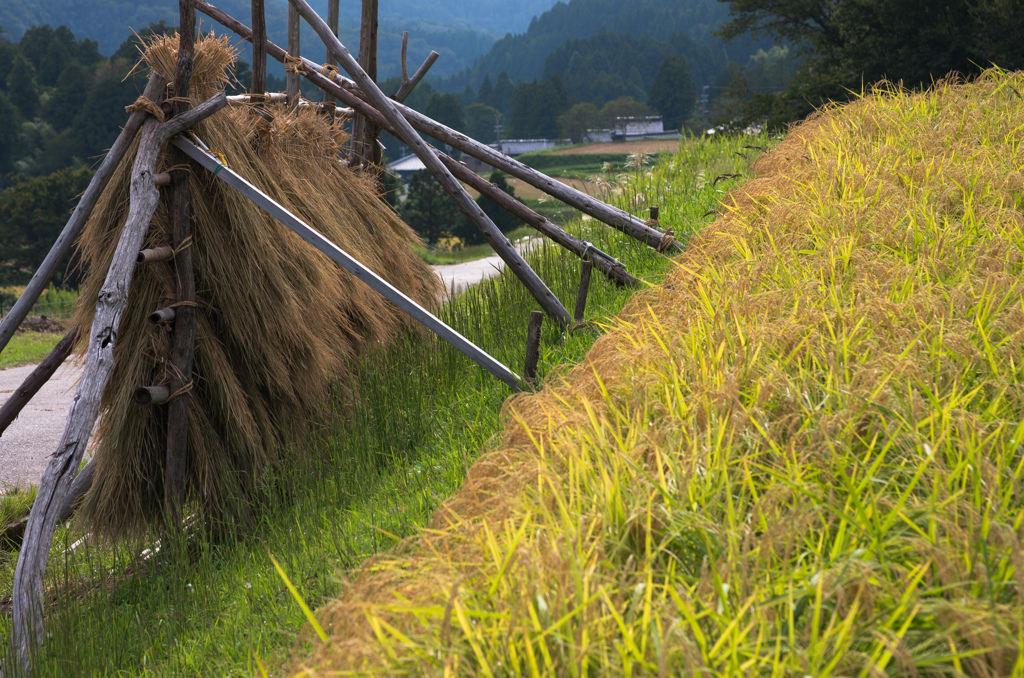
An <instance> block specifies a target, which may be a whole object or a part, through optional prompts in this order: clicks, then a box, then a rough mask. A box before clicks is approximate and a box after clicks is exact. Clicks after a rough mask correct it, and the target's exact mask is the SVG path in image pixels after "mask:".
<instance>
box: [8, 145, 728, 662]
mask: <svg viewBox="0 0 1024 678" xmlns="http://www.w3.org/2000/svg"><path fill="white" fill-rule="evenodd" d="M743 143H746V141H745V140H721V141H716V142H715V143H703V142H693V143H690V144H687V145H685V146H684V147H683V148H682V149H681V151H680V153H679V155H677V156H674V157H672V158H671V159H666V160H664V161H663V162H662V163H661V164H659V165H658V166H657V167H653V168H650V169H649V171H648V172H647V173H643V174H630V175H628V176H625V177H624V178H623V180H622V183H621V184H616V186H615V188H614V191H615V194H614V195H613V196H612V199H613V200H615V201H616V202H617V203H618V204H619V205H621V206H624V207H627V208H630V209H632V210H634V211H635V212H637V213H641V212H646V210H647V207H648V206H649V205H652V204H657V205H659V206H660V207H661V213H662V224H663V225H665V226H668V227H671V228H672V229H673V230H674V231H675V233H676V234H677V236H678V237H680V238H685V237H687V235H688V234H691V233H693V232H695V231H696V230H698V229H699V228H700V227H701V226H702V225H703V224H704V223H705V222H706V221H707V220H706V219H703V218H702V215H703V214H705V213H706V212H707V210H709V209H711V208H712V207H714V206H715V205H716V204H717V203H718V201H719V199H720V198H721V189H722V188H724V184H719V186H718V187H717V188H715V187H713V186H711V184H709V183H708V182H707V181H706V180H704V178H705V177H708V176H714V175H718V174H722V173H735V172H744V171H746V166H747V163H746V162H745V161H743V160H742V159H741V158H739V157H738V156H736V155H735V151H736V150H738V149H739V148H740V146H741V145H742V144H743ZM569 228H570V229H571V230H573V231H574V232H575V233H576V234H577V235H578V236H580V237H584V238H587V239H588V240H590V241H591V242H593V243H594V245H595V246H597V247H599V248H601V249H602V250H605V251H607V252H610V253H611V254H612V255H613V256H615V257H618V258H619V259H620V260H622V261H623V262H624V263H625V264H626V265H627V267H628V268H629V270H630V271H631V272H632V273H633V274H634V275H637V276H639V277H640V278H642V279H644V280H647V281H649V283H650V284H652V285H653V284H656V283H657V282H658V281H659V280H660V278H661V276H662V274H663V271H664V268H665V265H666V263H667V261H668V260H667V259H666V258H665V257H664V256H663V255H661V254H658V253H656V252H655V251H654V250H652V249H650V248H648V247H646V246H644V245H640V244H638V243H636V242H635V241H633V240H630V239H627V238H625V237H622V236H620V235H618V234H617V232H614V231H611V230H610V229H608V228H605V227H603V226H600V225H599V224H597V223H596V222H594V221H592V220H591V221H576V222H575V223H573V224H572V225H570V226H569ZM526 258H527V260H528V261H529V262H530V264H531V265H532V266H533V267H534V269H535V270H536V271H537V272H538V274H539V275H540V276H541V277H542V278H543V279H544V280H545V282H546V283H547V284H548V285H549V286H550V288H551V289H552V290H553V291H554V293H555V294H556V295H557V296H558V297H559V298H560V299H561V300H562V301H563V303H565V304H566V305H568V306H570V307H571V306H572V304H573V302H574V300H575V298H576V291H577V286H578V282H579V271H580V263H579V260H578V259H576V258H575V257H574V256H572V255H568V254H566V253H565V252H564V251H562V250H560V249H555V248H552V247H542V248H538V249H536V250H533V251H531V252H529V253H528V254H527V256H526ZM632 293H633V290H629V289H626V290H620V289H617V288H615V287H614V286H612V285H611V284H609V283H607V282H606V281H605V280H604V278H603V277H602V276H601V275H600V274H596V273H595V274H594V276H593V278H592V281H591V289H590V297H589V300H588V303H587V315H586V320H587V321H589V323H590V324H588V325H587V326H585V327H584V328H583V329H580V330H578V331H576V332H573V333H566V332H561V331H559V330H558V329H557V328H555V327H553V326H552V325H551V323H549V322H548V323H545V328H544V333H543V352H542V356H541V368H540V375H541V378H542V379H555V378H556V377H555V376H554V375H555V374H557V373H558V372H559V371H560V370H563V369H565V367H564V366H567V365H571V364H574V363H576V362H578V361H579V360H581V359H582V358H583V356H584V355H586V352H587V350H588V349H589V347H590V346H591V345H592V344H593V342H594V340H595V339H596V338H597V337H598V336H599V335H600V334H601V333H602V332H603V331H604V329H605V328H606V327H607V326H608V324H609V323H611V322H612V318H613V317H614V315H615V314H616V313H618V312H619V311H620V310H621V309H622V307H623V305H624V304H625V303H626V302H627V301H628V299H629V298H630V296H631V294H632ZM534 308H536V302H535V301H534V300H533V299H532V297H530V296H529V295H528V294H527V293H526V292H525V290H524V288H523V287H522V285H520V284H519V283H518V281H517V280H516V279H515V278H513V277H510V276H507V275H506V276H502V277H501V278H499V279H496V280H491V281H488V282H486V283H482V284H481V285H478V286H477V287H475V288H472V289H471V290H470V291H468V292H466V293H464V294H462V295H460V296H459V297H457V298H456V299H454V300H452V301H450V302H449V303H447V304H446V305H445V306H444V307H443V308H442V309H441V311H440V314H441V317H442V318H443V319H445V320H446V321H447V322H449V323H450V324H451V325H452V326H453V327H455V328H456V329H457V330H458V331H459V332H461V333H462V334H463V335H464V336H466V337H468V338H470V339H471V340H473V341H475V342H477V343H478V344H479V345H480V346H482V347H483V348H484V349H485V350H487V351H489V352H490V353H491V354H492V355H494V356H495V357H496V358H498V359H499V360H502V361H503V362H505V363H506V364H508V365H510V366H512V368H513V369H515V370H516V371H521V370H522V365H523V360H524V350H525V335H526V323H527V318H528V316H529V313H530V311H531V310H533V309H534ZM351 367H352V370H353V372H354V373H355V374H354V375H353V377H352V384H353V399H352V401H349V402H346V401H343V400H341V399H338V400H335V401H331V402H327V403H324V418H323V419H324V420H323V421H322V422H321V426H320V427H319V428H317V429H316V430H315V434H314V435H310V436H309V437H308V438H306V439H301V440H295V441H294V443H293V445H294V447H293V449H291V450H290V451H289V455H288V460H289V461H288V466H287V468H282V469H280V470H279V474H278V475H272V476H270V477H268V478H266V483H265V485H264V486H263V487H262V493H263V494H261V498H262V500H263V505H264V507H265V513H264V514H262V515H261V516H260V518H259V519H258V521H257V522H256V523H255V524H249V525H236V526H226V527H224V526H222V528H221V529H220V530H209V531H207V530H205V529H203V528H200V529H199V530H198V531H197V533H196V534H195V535H194V537H193V538H192V539H191V540H190V541H189V543H188V546H187V549H182V551H171V552H169V551H168V549H167V548H164V549H163V550H161V551H160V552H159V553H158V554H154V553H153V549H154V546H155V541H156V540H157V539H158V538H159V537H160V536H161V535H160V534H158V533H156V532H154V533H153V534H149V535H143V536H142V537H140V538H139V539H137V540H131V541H127V542H124V543H119V544H117V545H110V544H103V543H97V542H95V541H94V540H91V539H84V540H81V541H79V540H80V538H81V537H83V536H84V533H85V531H86V530H87V526H74V525H73V526H72V527H71V528H70V529H59V530H58V533H57V537H56V539H55V542H54V549H53V552H52V554H51V558H50V563H51V569H50V572H49V578H48V582H47V583H48V585H49V586H50V587H51V588H50V589H49V593H48V598H47V611H48V618H47V634H48V635H47V645H46V648H45V650H44V653H43V654H42V655H41V656H40V657H38V659H37V667H38V674H39V675H44V676H81V675H90V676H92V675H118V676H129V675H138V676H161V677H163V676H197V675H198V676H243V675H244V676H252V675H255V674H256V673H257V672H258V671H259V668H260V667H259V662H260V661H262V662H263V664H264V665H266V666H268V667H270V668H271V669H274V668H275V667H279V666H283V665H286V664H287V663H288V662H290V659H289V655H290V653H291V651H292V649H293V648H294V646H295V636H296V634H298V633H299V632H300V630H301V628H302V625H303V622H304V617H303V613H302V610H301V609H300V608H299V607H298V606H297V605H296V604H295V602H294V600H293V599H292V597H291V594H290V592H289V589H288V588H287V586H286V585H285V583H284V581H283V580H282V579H281V577H280V576H279V575H278V574H277V572H276V571H275V566H274V564H273V561H272V560H271V557H273V558H274V559H275V560H276V561H277V562H278V563H279V564H280V566H281V568H282V571H283V572H285V573H286V574H287V576H288V577H289V579H290V581H291V582H292V583H293V584H294V585H295V587H296V589H297V591H298V592H299V594H300V595H301V596H302V597H303V598H304V599H305V600H307V601H309V603H310V604H311V605H313V606H314V607H316V606H319V605H322V604H324V603H326V602H328V601H329V600H331V599H333V598H334V597H335V596H336V595H338V594H339V593H340V592H341V590H342V582H343V581H344V579H345V578H346V576H347V573H349V572H351V571H354V569H355V568H357V567H358V566H359V565H360V564H361V563H362V562H363V560H365V559H366V558H367V557H368V556H371V555H373V554H375V553H379V552H381V551H385V550H387V549H389V548H391V547H393V546H394V545H395V544H396V543H398V542H400V541H401V540H402V539H403V538H405V537H407V536H409V535H411V534H414V533H415V532H416V530H418V529H419V528H421V527H423V526H424V525H426V524H427V522H428V521H429V519H430V516H431V515H432V513H433V512H434V511H435V510H436V509H437V507H438V506H439V505H440V503H441V502H442V501H443V500H444V499H445V498H447V497H449V496H451V494H452V493H453V492H454V491H455V490H456V489H458V487H459V486H460V485H461V484H462V481H463V479H464V478H465V474H466V469H467V468H468V467H469V466H471V465H472V464H473V463H474V461H475V460H476V459H477V458H478V457H479V456H480V454H481V453H483V452H485V451H487V450H490V449H492V448H493V439H494V436H495V434H496V433H497V432H498V431H499V430H500V428H501V424H502V412H503V407H504V405H505V401H506V399H507V397H508V395H509V392H508V390H507V389H506V388H505V387H504V386H503V385H502V384H500V383H499V382H497V381H496V380H494V379H493V378H492V377H490V376H489V375H487V374H485V373H483V372H482V371H481V370H480V369H479V368H477V367H475V366H474V365H473V364H472V363H470V362H469V361H468V360H467V359H465V358H464V357H462V356H461V355H460V354H458V353H456V352H455V351H454V349H451V348H450V347H448V346H447V345H445V344H440V343H439V342H436V341H433V340H431V341H422V340H410V341H409V342H408V343H404V344H402V345H398V346H393V347H390V348H388V349H386V350H383V349H382V350H379V351H373V352H370V353H369V354H368V355H365V356H363V358H362V360H361V361H360V362H359V363H358V364H357V365H353V366H351ZM4 506H5V505H4V504H0V511H2V510H3V509H4ZM8 513H10V512H8ZM0 529H2V527H0ZM144 549H149V551H148V552H146V555H145V557H143V556H140V555H139V554H140V553H143V550H144ZM16 558H17V554H16V553H9V552H5V551H3V550H2V549H0V648H2V649H0V659H2V658H3V653H4V651H6V648H8V647H9V645H8V639H9V633H10V623H11V621H10V598H9V594H10V587H11V577H12V575H13V570H14V564H15V562H16Z"/></svg>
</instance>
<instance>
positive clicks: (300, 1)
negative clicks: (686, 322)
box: [290, 0, 570, 327]
mask: <svg viewBox="0 0 1024 678" xmlns="http://www.w3.org/2000/svg"><path fill="white" fill-rule="evenodd" d="M290 1H291V2H292V3H293V4H294V5H295V7H296V8H298V10H299V14H301V15H302V18H303V19H305V20H306V23H308V24H309V25H310V26H312V27H313V30H315V31H316V32H317V35H319V36H320V38H321V40H323V41H324V43H325V44H326V45H327V47H328V49H329V50H330V51H331V52H333V53H334V56H335V57H337V59H338V63H339V64H341V66H342V68H344V69H345V70H346V71H348V73H349V74H350V75H352V77H353V78H355V80H356V82H357V83H358V84H359V87H361V88H362V90H363V91H364V92H365V93H366V94H367V96H368V97H369V98H370V100H371V102H372V103H373V104H374V106H376V107H377V109H378V110H379V111H380V112H381V113H382V114H383V115H384V117H385V118H386V119H387V121H388V122H389V123H390V126H391V128H392V129H394V130H395V131H396V132H398V138H399V139H401V140H402V141H403V142H405V144H406V145H408V146H409V148H411V149H412V151H413V152H414V153H415V154H416V156H417V157H419V159H420V160H421V161H423V164H424V165H426V167H427V169H428V170H430V173H431V174H432V175H434V178H435V179H437V182H438V183H439V184H441V186H442V187H444V189H445V191H447V193H448V195H450V196H451V197H452V199H453V200H455V202H456V204H457V205H458V206H459V208H460V209H461V210H462V211H463V212H464V213H465V214H466V215H467V216H468V217H469V218H470V219H471V220H472V221H473V223H474V224H475V225H476V226H477V228H479V229H480V232H481V233H483V235H484V238H485V239H486V240H487V243H488V244H489V245H490V246H491V247H492V248H494V251H495V252H497V253H498V255H499V256H501V258H502V259H503V260H504V261H505V264H506V265H507V266H508V268H509V270H511V271H512V272H513V273H514V274H515V275H516V277H518V278H519V280H521V281H522V283H523V285H525V286H526V288H527V289H528V290H529V291H530V293H531V294H533V296H534V298H535V299H536V300H537V302H538V303H539V304H540V306H541V308H543V309H544V311H545V312H547V313H548V315H550V316H551V317H552V318H554V319H555V321H556V322H557V323H558V324H560V325H562V326H563V327H567V326H568V325H569V322H570V318H569V312H568V311H566V310H565V307H564V306H562V302H560V301H559V300H558V299H557V298H556V297H555V295H554V294H552V292H551V290H549V289H548V287H547V285H545V284H544V281H542V280H541V279H540V277H539V276H538V275H537V274H536V273H535V272H534V271H533V269H531V268H530V267H529V266H528V265H527V263H526V262H525V261H523V258H522V256H520V255H519V252H517V251H516V249H515V248H514V247H512V244H511V243H510V242H508V240H507V239H506V238H505V236H504V235H502V233H501V231H499V230H498V227H497V226H495V225H494V222H492V221H491V220H490V218H489V217H488V216H487V215H486V214H484V211H483V210H482V209H480V206H479V205H477V204H476V202H474V201H473V199H472V198H471V197H469V194H468V193H467V192H466V189H464V188H463V187H462V184H460V183H459V182H458V181H457V180H456V179H455V177H453V176H452V174H451V172H449V171H448V170H447V168H445V166H444V165H443V164H442V163H441V161H440V160H439V159H438V157H437V156H436V155H434V152H433V150H432V149H431V147H430V146H428V145H427V144H426V142H424V141H423V139H421V138H420V137H419V135H418V134H416V132H415V131H414V130H413V129H412V127H411V126H410V125H409V123H408V122H407V121H406V119H405V118H403V117H402V115H401V114H400V113H399V112H398V110H397V109H396V108H395V107H396V106H398V105H400V104H396V103H395V102H394V101H392V100H391V99H389V98H388V97H387V96H385V95H384V93H383V92H381V91H380V88H379V87H377V85H376V83H374V82H373V80H371V79H370V77H369V76H368V75H367V74H366V73H365V72H364V71H363V69H362V68H360V66H359V64H358V63H356V60H355V59H353V58H352V55H351V54H350V53H349V51H348V50H347V49H345V46H344V45H342V44H341V42H339V41H338V39H337V38H336V37H334V35H333V34H332V33H331V30H330V29H329V28H328V27H327V24H326V23H324V20H323V19H321V18H320V17H319V15H317V13H316V12H314V11H313V9H312V8H311V7H310V6H309V4H308V3H307V2H306V0H290Z"/></svg>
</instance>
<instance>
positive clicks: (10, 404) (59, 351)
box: [0, 325, 78, 435]
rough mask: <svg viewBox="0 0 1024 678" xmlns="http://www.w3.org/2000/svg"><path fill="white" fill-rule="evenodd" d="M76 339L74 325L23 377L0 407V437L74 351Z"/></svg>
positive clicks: (76, 332) (76, 334)
mask: <svg viewBox="0 0 1024 678" xmlns="http://www.w3.org/2000/svg"><path fill="white" fill-rule="evenodd" d="M77 338H78V325H75V326H73V327H72V328H71V329H70V330H68V331H67V334H65V335H64V338H63V339H61V340H60V341H59V342H57V345H56V346H54V347H53V349H52V350H51V351H50V352H49V353H48V354H47V355H46V357H45V358H43V361H42V362H41V363H39V364H38V365H36V368H35V369H34V370H32V373H31V374H30V375H28V376H27V377H25V381H23V382H21V386H19V387H18V388H17V389H15V391H14V393H12V394H11V397H10V398H8V399H7V401H6V402H5V403H4V405H3V407H0V435H3V433H4V431H6V430H7V427H8V426H10V425H11V422H13V421H14V420H15V419H16V418H17V417H18V415H19V414H21V411H22V410H23V409H25V405H28V403H29V401H30V400H32V398H33V397H34V396H35V394H36V393H39V389H41V388H42V387H43V384H45V383H46V382H48V381H49V380H50V377H52V376H53V375H54V373H55V372H56V371H57V368H59V367H60V366H61V365H63V364H64V361H65V360H66V359H67V357H68V356H69V355H71V351H73V350H74V348H75V341H76V339H77Z"/></svg>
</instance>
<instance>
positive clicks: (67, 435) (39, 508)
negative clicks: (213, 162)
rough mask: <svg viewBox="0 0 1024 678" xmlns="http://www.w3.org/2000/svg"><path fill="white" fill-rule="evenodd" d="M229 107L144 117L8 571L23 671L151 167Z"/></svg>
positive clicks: (110, 361)
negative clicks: (66, 400)
mask: <svg viewBox="0 0 1024 678" xmlns="http://www.w3.org/2000/svg"><path fill="white" fill-rule="evenodd" d="M226 105H227V98H226V97H225V96H224V94H223V93H220V94H218V95H217V96H215V97H213V98H212V99H210V100H209V101H207V102H205V103H203V104H202V105H200V106H198V107H196V108H195V109H193V110H191V111H189V112H188V113H185V114H183V115H179V116H175V117H173V118H171V119H170V120H169V121H167V122H165V123H158V122H157V121H156V119H154V118H149V119H147V120H146V121H145V123H144V124H143V127H142V135H141V137H140V139H139V148H138V151H137V153H136V156H135V165H134V169H133V170H132V178H131V189H130V196H131V207H130V208H129V211H128V218H127V221H126V222H125V226H124V229H123V230H122V231H121V237H120V240H119V241H118V243H117V249H116V250H115V252H114V257H113V259H112V260H111V263H110V269H109V270H108V272H107V276H106V279H105V281H104V283H103V287H102V288H101V289H100V292H99V295H98V297H97V300H96V315H95V318H94V319H93V324H92V328H91V330H90V333H89V349H88V351H87V352H86V357H85V368H84V370H83V371H82V378H81V380H80V381H79V384H78V389H77V391H76V392H75V399H74V400H73V401H72V403H71V407H70V409H69V410H68V418H67V423H66V424H65V426H64V433H63V435H62V436H61V439H60V442H59V443H58V445H57V450H56V452H54V454H53V456H52V457H51V458H50V463H49V465H48V466H47V467H46V471H45V473H43V478H42V480H41V481H40V483H39V492H38V493H37V495H36V500H35V503H34V504H33V505H32V512H31V513H30V514H29V519H28V525H27V526H26V528H25V540H24V543H23V545H22V548H21V552H20V554H19V555H18V566H17V568H16V569H15V571H14V584H13V599H14V601H13V602H14V619H13V629H12V633H13V639H14V649H15V652H16V653H17V658H18V661H19V663H20V668H21V670H22V671H23V673H25V674H28V673H29V671H30V668H31V667H30V657H31V651H32V648H33V647H38V645H39V644H40V643H42V641H43V576H44V574H45V572H46V562H47V560H48V558H49V555H50V544H51V541H52V540H53V530H54V527H55V526H56V524H57V520H58V519H59V517H60V515H61V511H62V509H63V508H64V504H65V500H66V498H67V496H68V493H69V491H70V490H71V487H72V485H73V482H74V479H75V475H76V472H77V471H78V464H79V462H80V461H81V459H82V454H83V453H84V452H85V448H86V445H87V444H88V442H89V437H90V435H91V434H92V428H93V426H94V425H95V423H96V417H97V415H98V414H99V409H100V400H101V398H102V396H103V390H104V389H105V388H106V386H107V382H108V381H109V380H110V374H111V372H113V369H114V349H115V347H116V346H117V341H118V329H119V327H120V324H121V316H122V314H123V313H124V309H125V304H126V303H127V301H128V291H129V287H130V286H131V280H132V273H133V271H134V269H135V264H136V258H137V257H138V254H139V250H140V249H141V247H142V243H143V240H144V239H145V237H146V231H147V230H148V228H149V222H150V221H151V220H152V218H153V214H154V212H156V208H157V203H158V202H159V199H160V192H159V190H158V189H157V187H156V185H155V184H154V182H153V174H154V171H153V168H154V165H155V164H156V160H157V157H158V156H159V154H160V150H161V149H162V148H163V146H164V144H165V143H166V142H167V141H168V140H169V139H170V138H171V137H173V136H174V135H176V134H178V133H180V132H183V131H184V130H186V129H188V128H189V127H191V126H192V125H194V124H195V123H196V122H198V121H200V120H202V119H203V118H205V117H207V116H209V115H211V114H212V113H214V112H215V111H217V110H219V109H221V108H223V107H224V106H226Z"/></svg>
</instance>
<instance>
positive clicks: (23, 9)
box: [0, 0, 555, 77]
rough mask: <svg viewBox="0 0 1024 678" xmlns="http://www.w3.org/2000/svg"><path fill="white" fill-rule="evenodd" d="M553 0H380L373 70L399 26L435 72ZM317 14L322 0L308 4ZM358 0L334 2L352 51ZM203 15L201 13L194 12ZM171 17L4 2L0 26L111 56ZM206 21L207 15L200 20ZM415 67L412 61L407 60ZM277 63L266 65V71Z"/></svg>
mask: <svg viewBox="0 0 1024 678" xmlns="http://www.w3.org/2000/svg"><path fill="white" fill-rule="evenodd" d="M554 2H555V0H520V1H519V2H515V3H509V2H506V0H383V1H382V2H381V3H380V10H379V12H380V33H379V46H380V57H381V58H380V72H381V73H382V75H384V76H385V77H386V76H388V75H392V74H394V73H398V72H399V71H400V68H399V50H400V47H401V38H402V31H409V33H410V41H409V60H410V61H416V60H417V59H418V60H419V61H422V59H423V58H425V57H426V55H427V54H429V53H430V51H431V50H436V51H437V52H439V53H440V54H441V59H440V60H439V61H438V62H437V64H436V65H435V67H434V73H435V74H441V75H443V74H450V73H455V72H458V71H461V70H463V69H465V68H467V67H469V66H470V65H472V63H473V60H474V59H475V58H476V57H478V56H479V55H481V54H483V53H484V52H486V51H487V49H488V48H489V47H490V46H491V45H492V44H493V43H494V41H495V39H496V38H498V37H500V36H501V35H504V34H505V33H508V32H518V31H523V30H525V29H526V27H527V25H528V23H529V21H530V19H531V18H532V17H534V16H535V15H537V14H540V13H541V12H543V11H544V10H546V9H549V8H550V7H551V6H552V5H553V4H554ZM214 4H216V5H217V6H219V7H220V8H221V9H223V10H224V11H226V12H228V13H229V14H231V15H232V16H234V17H236V18H239V19H242V20H244V21H245V22H246V23H249V19H248V18H249V16H250V3H249V2H247V1H246V0H218V1H217V2H215V3H214ZM310 4H311V5H312V6H313V8H314V9H315V10H317V11H318V12H320V13H321V15H322V16H325V17H326V15H327V0H313V1H312V2H311V3H310ZM360 5H361V0H342V1H341V2H340V12H339V14H340V24H341V30H340V33H341V38H342V40H343V41H344V42H345V44H346V45H347V46H348V47H349V48H350V49H351V50H352V51H353V52H355V51H357V49H358V43H359V38H358V35H359V15H360ZM266 13H267V29H268V33H269V34H270V38H271V39H272V40H274V41H278V42H281V41H284V39H285V28H286V24H287V18H286V17H287V2H286V0H267V2H266ZM201 18H202V17H201ZM160 21H164V22H166V23H167V24H168V25H172V26H173V25H176V24H177V23H178V2H177V0H142V1H141V2H135V1H134V0H50V1H49V2H37V1H36V0H3V2H0V26H2V27H3V28H4V29H5V31H6V33H7V38H8V39H9V40H14V41H17V40H20V39H21V36H22V34H23V33H24V32H25V31H26V30H27V29H28V28H30V27H31V26H40V25H43V24H49V25H50V26H52V27H57V26H67V27H68V28H69V29H70V30H71V31H72V32H73V33H74V34H75V35H76V36H78V37H79V38H87V39H90V40H95V41H96V43H97V44H98V46H99V51H100V53H101V54H104V55H110V54H112V53H113V51H114V50H115V49H117V47H118V45H120V44H121V41H122V40H123V39H124V36H125V34H127V33H128V31H129V29H134V30H136V31H139V30H142V29H144V28H145V27H146V26H148V25H149V24H150V23H158V22H160ZM206 23H207V24H209V23H210V22H209V20H206ZM306 34H307V35H309V38H307V40H306V46H307V50H304V52H306V51H308V54H307V56H309V58H311V59H315V60H317V61H322V60H323V53H324V50H323V48H322V47H321V46H320V44H319V40H316V38H315V36H314V34H313V32H312V31H311V30H309V31H306ZM413 68H415V66H413ZM277 69H278V67H277V66H275V65H273V64H271V71H272V72H276V70H277Z"/></svg>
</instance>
